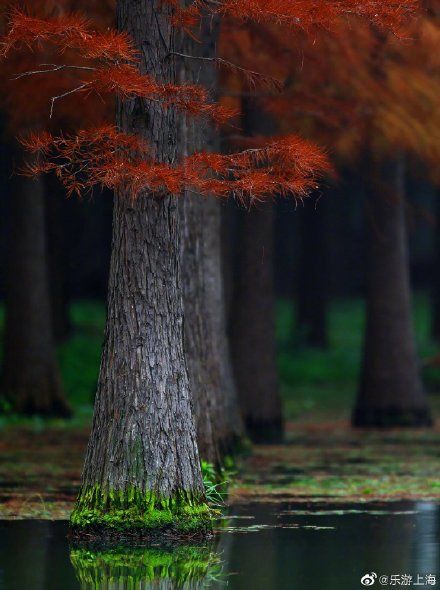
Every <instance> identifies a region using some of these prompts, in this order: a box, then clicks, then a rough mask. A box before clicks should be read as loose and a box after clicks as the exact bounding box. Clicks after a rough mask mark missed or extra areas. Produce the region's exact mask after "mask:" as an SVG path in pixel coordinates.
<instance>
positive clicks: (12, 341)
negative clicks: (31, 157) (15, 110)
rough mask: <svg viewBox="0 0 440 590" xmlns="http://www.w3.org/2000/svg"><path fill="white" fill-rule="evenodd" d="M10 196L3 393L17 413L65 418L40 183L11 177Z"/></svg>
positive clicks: (43, 194) (43, 198)
mask: <svg viewBox="0 0 440 590" xmlns="http://www.w3.org/2000/svg"><path fill="white" fill-rule="evenodd" d="M11 197H12V198H11V203H10V219H11V223H10V234H9V256H8V262H7V279H6V323H5V340H4V342H5V345H4V346H5V348H4V363H3V373H2V391H3V394H4V396H5V397H6V398H7V399H8V400H9V401H10V403H11V405H12V408H13V410H14V411H15V412H18V413H19V414H29V415H42V416H62V417H68V416H69V415H70V409H69V406H68V404H67V402H66V399H65V397H64V394H63V390H62V386H61V379H60V374H59V370H58V363H57V358H56V354H55V345H54V338H53V331H52V313H51V305H50V295H49V282H48V264H47V245H46V226H45V191H44V183H43V181H42V180H40V179H38V180H31V179H28V178H24V177H22V176H16V177H14V180H13V182H12V195H11Z"/></svg>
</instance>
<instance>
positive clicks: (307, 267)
mask: <svg viewBox="0 0 440 590" xmlns="http://www.w3.org/2000/svg"><path fill="white" fill-rule="evenodd" d="M325 198H326V197H325V196H324V197H323V199H325ZM323 199H322V200H323ZM322 200H321V201H322ZM315 205H316V206H315ZM325 207H326V204H325V203H322V202H318V203H316V202H315V200H314V199H313V200H311V202H309V201H308V200H307V201H306V202H305V203H304V207H303V208H302V209H301V211H299V212H298V214H299V234H300V235H299V238H300V260H299V268H298V275H297V278H296V285H295V290H296V316H295V317H296V322H295V331H296V334H295V339H296V340H299V343H300V344H301V345H305V346H312V347H316V348H327V345H328V337H327V292H328V281H327V268H328V260H327V243H326V215H325Z"/></svg>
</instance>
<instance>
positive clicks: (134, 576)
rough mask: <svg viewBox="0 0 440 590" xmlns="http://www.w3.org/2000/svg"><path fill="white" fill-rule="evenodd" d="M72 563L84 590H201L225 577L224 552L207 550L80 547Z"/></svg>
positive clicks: (206, 547) (74, 549)
mask: <svg viewBox="0 0 440 590" xmlns="http://www.w3.org/2000/svg"><path fill="white" fill-rule="evenodd" d="M70 560H71V562H72V565H73V567H74V569H75V573H76V576H77V578H78V580H79V582H80V585H81V589H82V590H147V589H148V590H150V589H151V590H152V589H154V590H201V589H202V588H206V587H207V586H209V587H210V588H212V587H213V586H216V585H217V583H218V582H220V580H221V578H222V576H223V560H222V552H221V550H220V549H219V548H216V546H215V543H212V544H211V543H208V544H205V545H203V546H177V547H156V546H155V547H152V546H145V547H142V546H129V545H118V546H102V545H101V546H96V545H93V546H76V547H72V548H71V549H70Z"/></svg>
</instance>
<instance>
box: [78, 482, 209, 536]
mask: <svg viewBox="0 0 440 590" xmlns="http://www.w3.org/2000/svg"><path fill="white" fill-rule="evenodd" d="M213 516H214V513H213V511H212V509H211V508H209V507H208V505H207V504H206V503H205V502H204V501H203V500H202V499H196V498H193V497H190V496H188V495H187V494H179V495H178V496H175V497H172V498H159V497H157V496H156V495H155V494H153V493H144V492H141V491H139V490H136V489H135V488H133V489H128V490H124V491H112V490H109V491H107V490H106V491H104V490H102V489H101V488H100V487H99V486H94V487H93V488H90V489H86V490H82V492H81V496H80V498H79V500H78V502H77V504H76V506H75V509H74V511H73V513H72V516H71V518H70V524H71V526H72V528H73V529H78V530H98V529H108V530H109V531H110V532H111V531H114V532H125V533H127V534H144V533H148V532H149V531H151V532H153V531H158V530H168V531H170V532H174V533H176V534H188V533H195V532H198V531H209V530H210V529H211V528H212V521H213Z"/></svg>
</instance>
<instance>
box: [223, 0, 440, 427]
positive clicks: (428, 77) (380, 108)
mask: <svg viewBox="0 0 440 590" xmlns="http://www.w3.org/2000/svg"><path fill="white" fill-rule="evenodd" d="M432 4H433V5H434V4H436V3H432ZM436 14H437V13H436V12H435V11H430V12H423V11H422V12H421V13H420V14H419V16H418V18H417V19H415V20H414V22H413V23H412V24H411V26H410V27H409V28H408V30H407V31H406V33H403V34H404V36H405V37H406V39H405V40H402V38H400V39H399V38H396V36H395V35H391V34H387V33H386V32H385V31H383V30H379V29H378V28H377V27H374V26H371V24H369V23H367V24H366V23H362V22H360V21H357V20H353V21H352V23H351V26H350V27H349V28H347V26H346V22H345V21H342V22H341V23H340V28H339V29H336V30H334V31H332V34H326V35H322V34H321V35H319V34H317V35H316V36H315V37H314V38H313V39H312V40H310V38H309V36H308V35H307V34H304V35H303V37H302V38H301V39H296V40H295V41H292V40H291V39H289V38H285V37H281V36H280V35H277V33H276V31H274V30H273V29H271V28H270V27H262V26H261V25H259V27H255V26H251V27H249V28H248V31H247V34H248V37H249V38H250V39H251V41H248V43H247V44H246V43H242V44H241V46H240V47H239V46H238V43H235V45H234V43H233V42H232V43H229V44H228V45H227V47H228V49H229V51H230V52H231V53H237V52H238V53H239V55H240V56H241V62H240V63H242V64H244V65H245V66H246V67H248V68H252V67H258V65H257V64H256V60H257V63H258V57H257V58H256V57H255V53H256V52H255V51H254V52H253V53H252V52H251V51H249V47H254V44H255V43H257V44H259V47H260V51H259V53H258V56H259V55H268V54H269V55H270V56H271V58H272V61H274V62H275V63H276V67H275V73H276V75H277V77H278V78H280V79H282V80H284V88H285V92H283V93H282V94H279V95H278V96H277V95H275V94H274V93H268V94H267V96H266V101H265V102H266V108H267V109H268V110H269V111H270V112H271V113H272V114H275V115H276V117H277V120H278V121H279V123H280V125H281V127H282V129H283V130H284V131H287V130H289V131H291V130H292V129H294V130H299V131H300V132H301V133H303V134H305V135H306V136H308V137H309V138H313V139H314V140H317V141H319V142H320V143H324V144H327V145H331V146H332V149H333V150H334V151H335V153H336V156H337V158H336V160H337V161H338V162H352V164H353V163H354V164H355V165H357V166H362V164H361V161H362V160H361V159H364V160H365V159H367V160H368V161H369V162H372V163H378V162H380V161H382V162H390V161H391V162H394V161H395V160H396V154H399V153H407V154H409V155H411V156H412V157H416V158H418V159H422V160H423V161H425V162H426V163H428V165H430V166H431V168H432V169H434V170H435V168H436V166H437V163H438V161H439V141H438V134H437V133H436V131H435V129H436V124H435V121H436V120H437V118H438V115H439V109H438V95H439V90H440V86H439V80H440V78H439V76H438V66H439V62H438V42H439V38H440V37H439V33H440V29H439V28H438V22H437V17H436ZM400 37H402V34H401V35H400ZM232 41H234V39H232ZM436 48H437V49H436ZM267 61H268V60H267V58H266V62H267ZM266 67H267V69H266V70H264V60H263V64H261V68H260V69H263V72H268V71H269V69H268V68H269V66H266ZM272 73H274V72H273V70H272ZM366 152H368V158H366ZM375 167H376V171H373V170H371V171H367V172H366V175H368V173H369V172H371V174H374V175H378V177H380V176H381V173H379V171H378V170H377V167H378V164H377V165H376V166H375ZM392 167H395V165H394V164H393V165H392ZM390 178H391V184H390V186H391V187H394V189H393V188H392V189H391V190H392V192H393V190H394V192H396V182H397V181H396V175H395V174H390ZM384 184H385V183H384V182H379V180H378V179H377V178H376V180H374V181H372V182H370V183H369V192H370V193H371V191H372V190H373V189H374V190H375V191H377V193H378V195H374V196H372V195H371V194H370V199H374V201H373V202H372V203H371V204H370V205H369V208H370V211H371V215H370V234H371V239H370V242H371V244H372V248H373V250H374V252H372V255H371V259H370V273H371V274H370V280H369V285H370V287H369V290H368V298H369V301H368V303H367V315H368V318H367V325H368V326H370V328H369V329H367V331H366V343H365V358H364V379H363V382H362V386H361V393H360V397H359V401H358V406H357V409H356V411H355V413H354V421H355V423H356V424H360V423H361V422H362V421H363V423H364V424H367V423H368V424H370V425H386V424H387V423H391V422H392V423H393V424H399V423H400V424H405V425H409V424H413V425H416V426H418V425H423V424H429V423H430V418H429V411H428V408H427V401H426V399H425V397H424V395H423V394H422V393H421V385H420V380H419V376H418V363H417V357H416V351H415V346H414V342H413V333H412V328H411V306H410V301H409V291H408V289H409V287H408V272H409V271H408V268H407V265H408V260H407V256H406V246H404V245H403V244H404V242H405V240H406V230H405V227H404V225H405V219H404V215H403V207H404V205H403V201H402V198H403V197H402V196H398V197H397V196H396V197H395V198H390V197H389V189H386V188H384V186H383V185H384ZM397 192H399V194H400V195H401V191H400V189H399V190H398V191H397ZM380 195H381V196H382V198H383V199H384V200H385V201H387V202H388V206H385V204H384V205H383V207H382V208H380V211H379V208H378V205H377V202H376V200H377V198H379V196H380ZM378 214H380V216H381V218H380V220H377V219H376V217H377V215H378ZM386 219H387V221H386ZM376 224H377V225H378V226H380V227H381V230H382V234H383V235H382V237H381V238H379V237H378V236H376V235H375V225H376ZM398 224H400V229H397V225H398ZM386 232H388V234H386ZM379 240H383V243H384V244H387V246H386V251H385V246H384V244H382V251H381V253H380V254H379V253H378V251H379V243H380V242H379ZM373 244H374V246H373ZM309 247H310V244H309ZM391 253H392V254H391ZM386 254H389V255H390V256H391V255H392V256H393V263H392V265H393V270H394V272H387V270H386V269H387V268H388V270H389V267H390V262H389V260H388V257H387V256H386ZM387 265H388V266H387ZM376 275H377V276H379V275H380V276H381V281H382V283H379V281H377V280H375V279H374V277H375V276H376ZM396 293H399V297H400V299H398V300H397V304H396V306H394V303H395V302H394V299H390V300H389V301H383V302H382V304H381V305H382V307H380V306H379V305H378V302H381V301H382V298H383V297H385V296H391V295H392V294H396ZM397 310H398V311H397ZM396 316H398V319H396ZM372 325H374V326H375V329H372V328H371V326H372ZM379 326H380V327H379ZM389 330H394V331H395V334H394V335H390V334H388V331H389ZM384 333H387V338H388V341H391V340H392V341H393V343H394V344H393V346H394V348H393V349H392V351H391V350H389V349H388V353H387V354H388V356H386V355H384V351H383V347H382V344H381V338H382V336H383V334H384ZM402 333H405V337H406V338H407V339H410V340H411V342H408V341H405V340H404V338H402ZM367 351H368V352H367ZM390 355H392V356H393V358H394V357H395V359H400V360H391V359H390V358H389V357H390ZM367 375H368V377H367ZM384 375H386V376H387V377H386V379H387V386H385V385H384V378H385V377H384ZM404 381H405V382H406V383H407V385H406V393H405V396H401V395H400V388H401V384H402V382H404ZM378 391H381V392H382V393H381V403H380V406H379V407H377V408H376V411H373V410H372V407H373V406H375V405H376V403H377V401H378V398H377V396H376V393H377V392H378ZM370 396H371V405H370V409H371V411H369V412H363V414H364V417H363V418H361V414H362V411H361V410H360V409H359V408H360V407H366V406H367V405H369V403H368V402H367V399H368V398H369V397H370ZM399 400H400V401H399ZM385 408H388V409H385Z"/></svg>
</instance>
